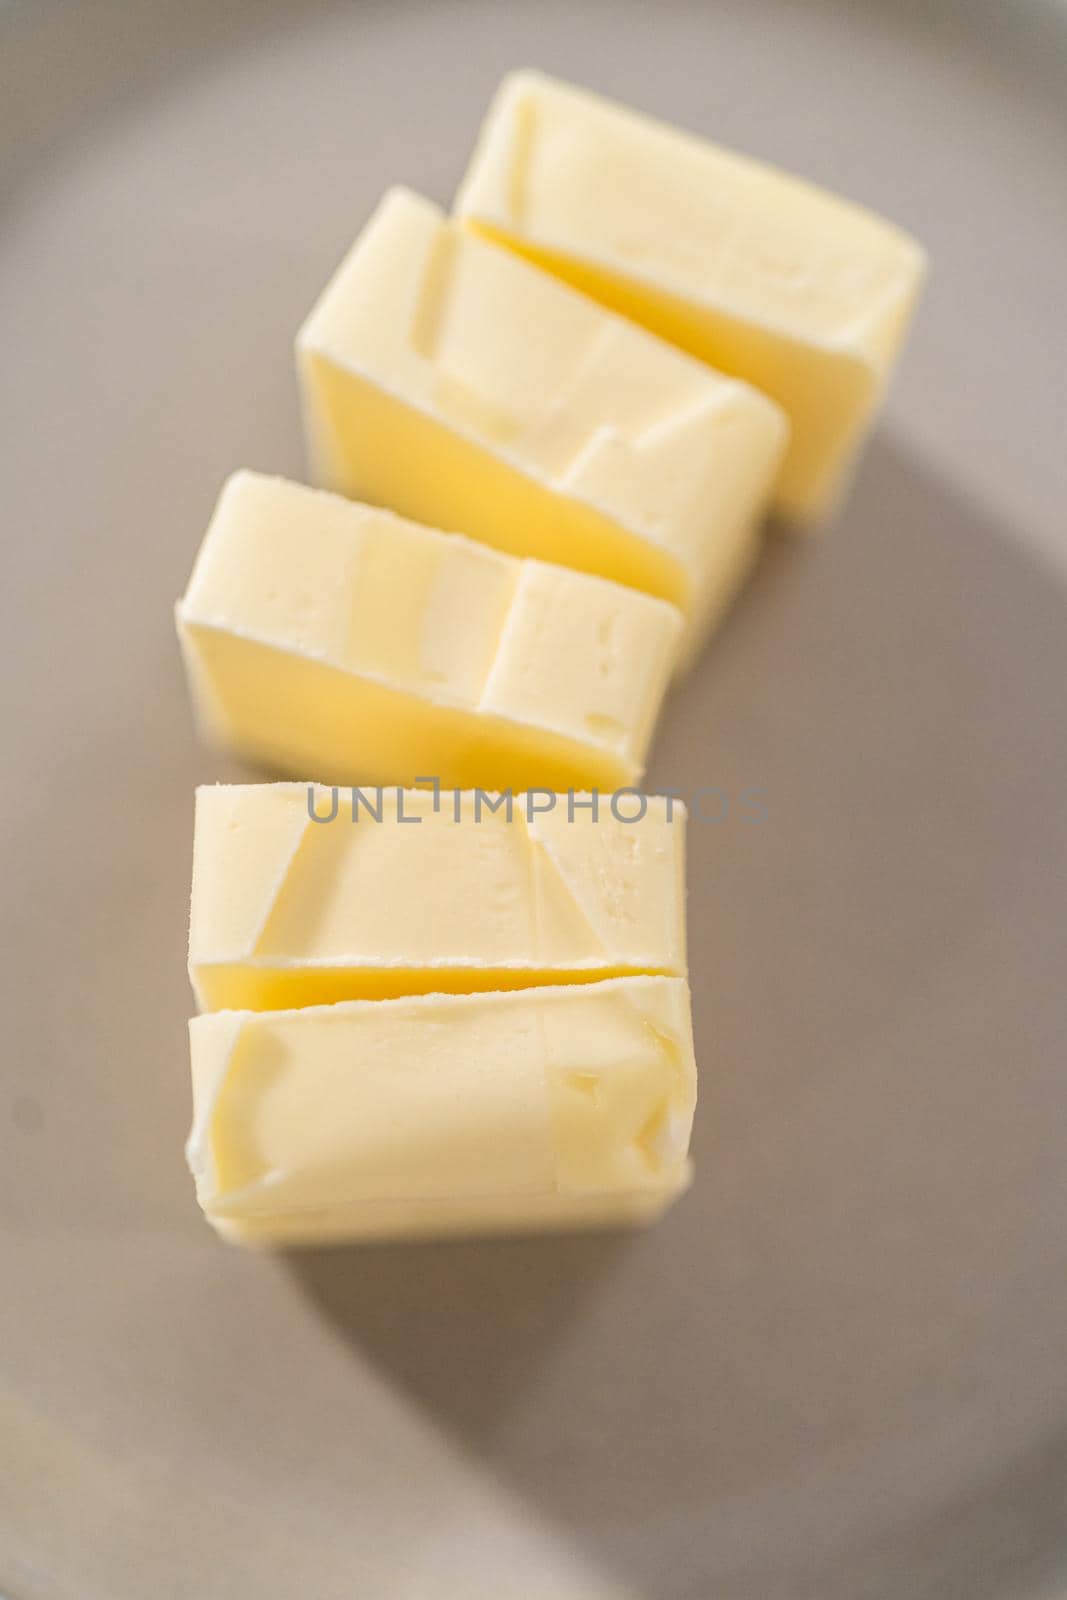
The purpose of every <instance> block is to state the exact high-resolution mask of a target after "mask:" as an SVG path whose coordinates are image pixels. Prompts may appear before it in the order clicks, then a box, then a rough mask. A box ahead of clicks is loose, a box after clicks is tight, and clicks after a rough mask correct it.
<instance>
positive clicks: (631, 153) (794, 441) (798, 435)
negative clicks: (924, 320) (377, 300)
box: [456, 72, 925, 520]
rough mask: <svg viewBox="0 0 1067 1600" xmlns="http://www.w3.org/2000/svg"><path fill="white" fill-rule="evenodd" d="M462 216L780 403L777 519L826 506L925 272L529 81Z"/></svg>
mask: <svg viewBox="0 0 1067 1600" xmlns="http://www.w3.org/2000/svg"><path fill="white" fill-rule="evenodd" d="M456 210H457V213H458V214H459V215H460V216H461V217H462V218H463V219H464V220H465V221H466V222H467V223H468V224H470V225H472V226H473V227H475V228H476V229H477V230H478V231H479V232H480V233H482V234H483V235H485V236H487V237H489V238H492V239H495V240H498V241H504V242H506V243H507V244H508V245H510V246H512V247H513V248H514V249H516V250H517V251H519V252H521V254H522V255H524V256H526V257H527V258H529V259H530V260H532V261H536V262H538V263H539V264H540V265H541V266H544V267H547V268H549V269H551V270H552V271H553V272H556V273H558V274H559V275H560V277H561V278H564V279H566V280H567V281H568V282H569V283H572V284H574V285H575V286H576V287H578V288H579V289H582V290H584V291H585V292H586V293H587V294H590V295H593V296H595V297H596V298H597V299H598V300H600V301H601V302H602V303H603V304H604V305H606V306H610V307H612V308H613V309H614V310H616V311H621V312H623V313H625V315H627V316H629V317H633V318H634V319H635V320H636V321H637V322H640V323H642V324H644V326H645V327H647V328H650V329H651V330H652V331H653V332H655V333H657V334H660V335H661V336H662V337H663V338H665V339H670V340H672V341H673V342H674V343H675V344H677V345H680V346H681V347H682V349H684V350H687V351H689V352H691V354H693V355H695V356H699V357H700V358H701V359H702V360H704V361H708V362H710V363H711V364H712V365H713V366H715V367H718V368H720V369H721V370H722V371H724V372H730V373H734V374H736V375H737V376H738V377H740V378H745V379H747V380H748V381H749V382H750V383H753V384H755V385H756V386H757V387H758V388H760V389H762V390H764V391H765V392H766V393H767V394H769V395H772V396H773V397H774V399H775V400H777V401H778V402H779V404H780V405H782V406H783V407H784V409H785V410H786V412H787V413H788V415H789V420H790V422H791V424H792V436H791V440H790V447H789V451H788V454H787V456H786V459H785V465H784V468H783V470H782V474H781V478H780V480H779V483H778V489H777V503H778V506H779V508H780V510H781V511H782V512H784V513H785V514H786V515H787V516H790V517H793V518H796V519H798V520H806V519H811V518H818V517H820V516H822V515H823V514H824V513H825V512H826V511H827V510H828V508H830V507H831V506H832V505H833V503H834V502H835V501H836V500H837V498H838V496H839V495H840V493H841V491H842V488H843V484H844V481H845V479H846V477H847V475H848V471H849V468H850V465H851V463H852V461H853V459H854V457H855V454H856V451H857V449H858V447H859V445H860V443H861V441H862V439H863V436H864V434H865V433H866V431H867V429H868V427H869V426H870V423H871V419H872V416H873V414H874V411H875V409H876V407H877V405H878V402H879V400H880V398H881V395H882V392H883V390H884V388H885V385H886V381H887V379H888V377H889V373H890V369H891V367H892V365H893V360H894V357H895V356H896V353H897V350H898V347H899V345H900V343H901V340H902V337H903V335H904V332H905V330H906V328H907V324H908V319H909V317H910V315H911V312H912V310H913V308H914V305H915V302H916V299H917V297H918V293H919V289H920V286H921V283H922V279H923V275H924V270H925V256H924V254H923V251H922V249H921V248H920V247H919V245H917V244H916V243H915V241H914V240H913V239H910V238H909V237H908V236H907V235H906V234H904V233H901V232H900V231H899V230H898V229H897V228H894V227H892V226H891V225H890V224H889V223H887V222H884V221H883V220H882V219H881V218H879V217H876V216H874V215H872V214H871V213H870V212H868V211H864V210H862V209H861V208H860V207H858V206H855V205H850V204H849V203H848V202H846V201H844V200H840V199H838V198H837V197H836V196H834V195H831V194H827V193H826V192H824V191H823V190H820V189H817V188H815V187H813V186H812V185H811V184H808V183H804V182H802V181H801V180H800V179H797V178H793V177H790V176H788V175H787V174H785V173H783V172H779V171H777V170H775V169H774V168H772V167H769V166H765V165H763V164H762V163H760V162H757V161H751V160H748V159H746V158H745V157H744V156H739V155H734V154H733V153H732V152H730V151H728V150H723V149H720V148H718V147H717V146H715V145H712V144H707V143H704V142H703V141H702V140H700V139H697V138H694V137H692V136H691V135H688V134H684V133H681V132H678V131H675V130H674V129H671V128H669V127H666V126H664V125H663V124H661V123H658V122H654V121H652V120H651V119H650V118H648V117H644V116H640V115H638V114H637V113H636V112H632V111H628V110H625V109H623V108H622V107H620V106H616V105H612V104H611V103H610V102H608V101H605V100H601V99H599V98H598V97H596V96H594V95H591V94H587V93H584V92H583V91H581V90H579V89H574V88H571V87H569V86H568V85H566V84H562V83H556V82H554V81H552V80H551V79H549V78H545V77H542V76H540V75H539V74H537V73H533V72H518V73H515V74H513V75H511V76H510V77H508V78H506V79H505V80H504V83H503V84H502V85H501V88H500V89H499V91H498V92H497V95H496V98H495V100H494V102H493V105H492V107H491V109H490V112H489V115H488V117H487V119H486V122H485V124H484V126H483V128H482V132H481V136H480V139H479V142H478V146H477V149H476V150H475V153H474V158H473V160H472V162H471V165H470V168H469V170H468V172H467V175H466V177H465V179H464V181H463V183H462V185H461V187H460V190H459V193H458V195H457V197H456Z"/></svg>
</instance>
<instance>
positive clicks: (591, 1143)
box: [187, 977, 696, 1243]
mask: <svg viewBox="0 0 1067 1600" xmlns="http://www.w3.org/2000/svg"><path fill="white" fill-rule="evenodd" d="M189 1031H190V1038H191V1045H192V1069H193V1107H194V1109H193V1128H192V1133H191V1134H190V1138H189V1143H188V1146H187V1155H188V1160H189V1165H190V1167H191V1169H192V1171H193V1174H194V1176H195V1178H196V1187H197V1197H198V1199H199V1201H200V1204H201V1206H202V1207H203V1209H204V1211H205V1213H206V1215H207V1217H208V1220H209V1221H210V1222H211V1223H212V1224H213V1225H214V1226H215V1228H217V1229H218V1231H219V1232H220V1233H221V1234H223V1235H224V1236H225V1237H227V1238H229V1239H232V1240H236V1241H242V1242H247V1243H257V1242H258V1243H299V1242H321V1241H325V1240H329V1239H338V1238H372V1237H383V1236H389V1235H398V1234H406V1235H420V1234H425V1235H431V1234H439V1233H454V1232H493V1231H507V1232H513V1231H516V1230H522V1229H536V1228H553V1227H572V1226H588V1225H590V1224H593V1223H601V1224H617V1223H622V1222H638V1221H644V1220H648V1219H650V1218H652V1217H654V1216H655V1215H657V1214H658V1213H659V1212H660V1211H662V1210H663V1209H664V1207H665V1206H667V1205H669V1203H670V1202H671V1200H672V1199H674V1197H675V1196H676V1195H677V1194H679V1193H680V1192H681V1190H682V1189H684V1188H685V1186H686V1183H687V1182H688V1178H689V1163H688V1160H687V1151H688V1146H689V1133H690V1128H691V1125H692V1120H693V1109H694V1105H695V1101H696V1069H695V1066H694V1061H693V1043H692V1033H691V1027H690V1019H689V996H688V989H687V986H686V983H685V980H684V979H682V978H673V977H627V978H611V979H607V980H605V981H603V982H600V983H582V984H570V985H566V986H564V987H560V988H555V987H550V988H541V989H523V990H513V991H510V992H505V993H490V994H476V995H469V994H429V995H418V996H414V997H408V998H405V999H397V1000H353V1001H346V1002H343V1003H341V1004H338V1005H332V1006H311V1007H306V1008H304V1009H303V1010H296V1011H218V1012H213V1013H212V1014H210V1015H208V1016H201V1017H195V1018H194V1019H193V1021H192V1022H191V1023H190V1026H189Z"/></svg>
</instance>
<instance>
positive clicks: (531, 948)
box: [189, 783, 685, 1010]
mask: <svg viewBox="0 0 1067 1600" xmlns="http://www.w3.org/2000/svg"><path fill="white" fill-rule="evenodd" d="M593 807H595V808H596V809H595V813H594V810H593V809H592V808H593ZM613 807H614V809H613ZM491 808H492V809H491ZM684 830H685V811H684V808H683V807H682V806H681V805H680V804H679V803H678V802H677V801H675V800H669V799H665V798H663V797H661V796H643V795H638V796H635V795H627V796H625V797H621V796H620V797H619V799H618V801H615V800H614V799H612V798H609V797H608V796H597V797H595V798H594V797H590V796H588V795H582V796H569V795H562V794H561V795H544V794H532V795H525V794H519V795H514V796H508V795H504V796H497V795H492V796H483V795H481V794H479V793H477V792H476V793H470V792H468V793H465V794H461V793H450V792H444V793H439V794H434V793H433V792H431V791H430V790H426V789H420V790H406V791H405V790H400V791H397V790H393V789H389V790H384V791H383V790H379V791H374V790H371V791H369V792H368V791H361V792H358V793H356V794H353V793H352V792H351V791H346V790H340V791H338V790H329V789H322V788H318V789H316V788H315V786H314V785H308V784H295V783H294V784H284V783H279V784H266V783H261V784H235V785H228V786H227V785H215V786H211V787H207V786H205V787H203V788H200V789H198V790H197V795H196V833H195V843H194V847H193V893H192V912H191V918H190V932H189V975H190V978H191V980H192V984H193V988H194V991H195V993H196V996H197V1001H198V1003H199V1005H200V1007H201V1009H202V1010H216V1009H221V1008H224V1007H230V1008H234V1009H242V1008H243V1009H249V1010H268V1009H281V1008H285V1007H295V1006H304V1005H322V1004H329V1003H331V1002H334V1001H338V1000H354V999H371V998H383V997H392V996H397V995H405V994H419V993H427V992H429V991H452V992H472V991H476V990H486V989H510V988H525V987H529V986H533V985H551V984H561V983H566V982H590V981H594V980H597V979H603V978H605V977H610V976H615V975H619V974H623V973H630V972H632V973H665V974H672V975H677V976H681V975H684V973H685V879H684V873H685V865H684V857H685V849H684V840H685V833H684Z"/></svg>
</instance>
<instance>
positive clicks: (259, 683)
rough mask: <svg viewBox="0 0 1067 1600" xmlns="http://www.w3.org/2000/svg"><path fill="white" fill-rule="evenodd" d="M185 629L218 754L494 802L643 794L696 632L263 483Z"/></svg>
mask: <svg viewBox="0 0 1067 1600" xmlns="http://www.w3.org/2000/svg"><path fill="white" fill-rule="evenodd" d="M177 621H178V633H179V637H180V639H181V643H182V650H183V654H184V657H185V662H186V667H187V670H188V675H189V681H190V685H191V688H192V693H193V698H194V701H195V704H196V707H197V712H198V720H199V722H200V725H201V728H202V729H203V731H204V732H205V733H206V734H207V735H208V737H210V738H211V739H212V740H213V741H214V742H216V743H217V744H219V745H222V746H223V747H226V748H229V749H232V750H234V751H236V752H237V753H238V754H241V755H244V756H246V757H248V758H250V759H251V760H253V761H255V762H258V763H261V764H263V765H265V766H266V767H268V768H272V769H275V770H277V771H280V772H284V773H290V774H293V775H298V774H300V773H307V772H311V773H313V774H314V776H315V777H316V778H320V779H325V780H327V781H330V782H338V783H358V784H380V783H401V784H414V783H416V782H418V781H423V780H425V779H428V778H437V779H438V780H439V781H440V782H441V783H442V784H444V785H446V786H448V787H455V788H475V787H478V786H482V787H487V788H496V789H506V788H508V787H512V786H514V787H531V786H534V785H544V786H546V787H547V788H552V789H569V788H602V789H614V788H617V787H625V786H627V785H630V784H632V783H633V782H634V781H635V780H636V779H637V778H639V777H640V775H641V772H642V770H643V765H644V757H645V750H646V748H647V745H648V742H649V739H650V738H651V735H652V731H653V727H654V724H655V721H656V716H657V714H658V711H659V707H660V703H661V701H662V698H663V694H664V691H665V688H666V685H667V681H668V679H669V677H670V672H671V667H672V664H673V661H674V658H675V655H676V652H677V646H678V638H679V634H680V631H681V618H680V617H679V614H678V612H677V611H676V610H675V608H674V607H673V606H671V605H668V604H666V603H665V602H663V601H662V600H655V599H652V598H651V597H649V596H648V595H643V594H637V593H636V592H635V591H634V590H632V589H627V588H623V587H622V586H621V585H620V584H615V583H608V582H606V581H605V580H604V579H602V578H592V577H589V576H587V575H586V574H584V573H577V572H569V571H566V570H564V569H563V568H561V567H553V566H547V565H544V564H543V563H541V562H537V561H517V560H515V559H514V558H513V557H510V556H504V555H500V554H498V553H497V552H496V551H493V550H488V549H486V547H485V546H484V545H480V544H476V543H473V542H472V541H470V540H467V539H463V538H459V537H457V536H454V535H447V534H442V533H438V532H437V531H435V530H434V529H431V528H423V527H419V526H417V525H416V524H414V523H411V522H405V521H403V520H401V519H400V518H398V517H395V516H393V515H391V514H390V513H388V512H385V511H380V510H376V509H372V508H370V507H368V506H360V505H353V504H351V503H350V502H348V501H345V500H342V499H340V498H339V497H338V496H335V495H330V494H325V493H322V492H320V491H316V490H314V489H307V488H304V487H303V486H301V485H299V484H294V483H288V482H285V481H284V480H282V479H278V478H266V477H261V476H259V475H257V474H254V473H249V472H240V473H237V474H236V475H235V476H234V477H232V478H231V479H230V480H229V482H228V483H227V484H226V486H225V488H224V489H223V492H222V495H221V497H220V499H219V503H218V506H217V508H216V511H215V515H214V518H213V520H212V522H211V526H210V527H209V529H208V532H207V535H206V536H205V539H204V543H203V545H202V547H201V550H200V554H199V556H198V557H197V560H196V565H195V567H194V569H193V574H192V577H191V579H190V581H189V587H188V589H187V590H186V593H185V597H184V599H182V600H181V601H179V603H178V608H177Z"/></svg>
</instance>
